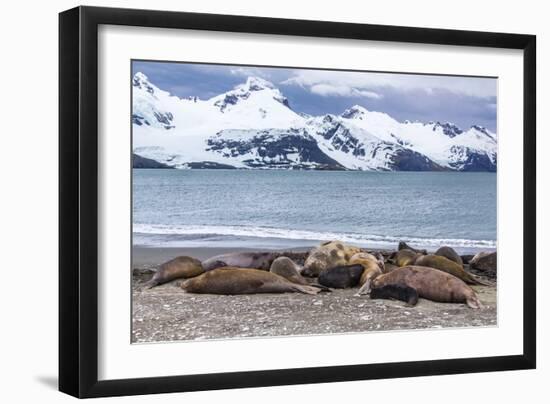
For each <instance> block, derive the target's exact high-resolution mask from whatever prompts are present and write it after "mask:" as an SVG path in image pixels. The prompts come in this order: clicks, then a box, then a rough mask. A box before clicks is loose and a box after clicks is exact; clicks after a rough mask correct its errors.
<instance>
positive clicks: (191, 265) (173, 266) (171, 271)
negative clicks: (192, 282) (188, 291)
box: [144, 256, 204, 289]
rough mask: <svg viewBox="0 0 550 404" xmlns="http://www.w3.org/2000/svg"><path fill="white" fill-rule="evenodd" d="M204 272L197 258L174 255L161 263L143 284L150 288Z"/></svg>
mask: <svg viewBox="0 0 550 404" xmlns="http://www.w3.org/2000/svg"><path fill="white" fill-rule="evenodd" d="M203 272H204V269H203V267H202V264H201V262H200V261H199V260H197V259H195V258H192V257H186V256H181V257H176V258H174V259H172V260H170V261H167V262H165V263H164V264H161V265H160V266H159V268H158V269H157V271H156V272H155V274H154V275H153V278H151V280H150V281H149V282H147V283H146V284H145V285H144V286H145V287H146V288H147V289H150V288H152V287H154V286H157V285H161V284H163V283H166V282H170V281H172V280H174V279H178V278H192V277H194V276H197V275H200V274H202V273H203Z"/></svg>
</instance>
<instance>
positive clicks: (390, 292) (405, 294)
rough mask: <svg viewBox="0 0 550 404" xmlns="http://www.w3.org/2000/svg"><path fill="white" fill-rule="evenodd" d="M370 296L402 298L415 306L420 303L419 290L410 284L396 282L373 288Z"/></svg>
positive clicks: (374, 297) (376, 297)
mask: <svg viewBox="0 0 550 404" xmlns="http://www.w3.org/2000/svg"><path fill="white" fill-rule="evenodd" d="M370 298H371V299H395V300H401V301H403V302H405V303H407V304H408V305H409V306H415V305H416V303H418V292H417V291H416V289H414V288H411V287H410V286H407V285H404V284H398V283H396V284H388V285H383V286H379V287H377V288H373V289H371V291H370Z"/></svg>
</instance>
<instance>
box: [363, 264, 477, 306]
mask: <svg viewBox="0 0 550 404" xmlns="http://www.w3.org/2000/svg"><path fill="white" fill-rule="evenodd" d="M388 285H397V286H398V288H399V287H402V290H401V292H403V293H394V294H393V295H392V296H389V297H392V298H396V296H397V297H401V298H400V300H404V301H407V302H409V301H414V296H411V295H410V293H409V292H410V290H408V289H406V288H404V287H405V286H406V287H408V288H412V289H414V290H415V291H416V293H417V294H418V296H419V297H423V298H425V299H429V300H433V301H435V302H448V303H466V304H467V305H468V306H469V307H471V308H473V309H479V308H480V307H481V302H480V301H479V299H478V297H477V296H476V294H475V292H474V290H473V289H472V288H471V287H469V286H468V285H466V284H465V283H464V282H462V281H461V280H460V279H458V278H457V277H455V276H453V275H451V274H448V273H445V272H442V271H439V270H437V269H433V268H427V267H419V266H406V267H401V268H397V269H395V270H393V271H391V272H389V273H387V274H383V275H380V276H378V277H376V279H374V280H373V281H372V291H371V294H372V293H373V292H374V294H375V296H379V292H381V291H380V290H377V289H379V288H382V287H385V286H388Z"/></svg>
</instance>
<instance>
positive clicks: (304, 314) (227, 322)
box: [132, 247, 497, 343]
mask: <svg viewBox="0 0 550 404" xmlns="http://www.w3.org/2000/svg"><path fill="white" fill-rule="evenodd" d="M307 249H308V247H304V248H293V249H292V251H305V250H307ZM247 250H248V249H246V248H240V249H239V248H176V247H174V248H150V247H134V251H133V285H132V299H133V300H132V305H133V315H132V342H134V343H147V342H161V341H179V340H182V341H184V340H202V339H224V338H244V337H268V336H290V335H315V334H334V333H349V332H369V331H388V330H411V329H427V328H456V327H480V326H485V327H490V326H496V325H497V289H496V282H495V281H494V280H493V283H494V284H495V286H474V287H473V288H474V289H475V291H476V292H477V294H478V297H479V299H480V300H481V302H482V304H483V308H482V309H480V310H473V309H470V308H469V307H467V306H466V305H465V304H451V303H435V302H431V301H429V300H425V299H420V301H419V303H418V304H417V305H416V306H414V307H410V306H407V305H406V304H405V303H403V302H399V301H392V300H371V299H370V298H369V297H368V296H361V297H357V296H354V294H355V293H356V291H357V290H356V289H342V290H334V291H333V292H330V293H320V294H319V295H316V296H309V295H303V294H298V293H285V294H257V295H240V296H220V295H200V294H190V293H185V292H183V291H182V290H181V289H180V288H179V287H178V284H179V281H177V280H176V281H173V282H171V283H167V284H165V285H161V286H157V287H155V288H153V289H149V290H145V289H143V284H144V283H145V282H146V281H147V280H149V279H150V278H151V276H152V274H153V271H154V269H155V268H156V266H158V265H159V264H161V263H162V262H165V261H167V260H169V259H171V258H174V257H176V256H180V255H189V256H192V257H195V258H198V259H201V260H203V259H205V258H208V257H211V256H214V255H218V254H223V253H226V252H237V251H247Z"/></svg>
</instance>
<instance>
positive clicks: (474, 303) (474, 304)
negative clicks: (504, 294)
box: [466, 295, 483, 309]
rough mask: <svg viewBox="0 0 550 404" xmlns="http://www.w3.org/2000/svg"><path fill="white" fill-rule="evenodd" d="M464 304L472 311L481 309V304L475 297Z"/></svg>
mask: <svg viewBox="0 0 550 404" xmlns="http://www.w3.org/2000/svg"><path fill="white" fill-rule="evenodd" d="M466 304H467V305H468V307H471V308H472V309H481V308H482V307H483V306H482V304H481V302H480V301H479V299H478V298H477V296H475V295H474V296H472V297H469V298H468V299H466Z"/></svg>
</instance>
